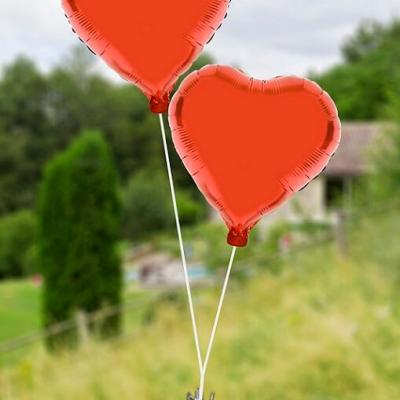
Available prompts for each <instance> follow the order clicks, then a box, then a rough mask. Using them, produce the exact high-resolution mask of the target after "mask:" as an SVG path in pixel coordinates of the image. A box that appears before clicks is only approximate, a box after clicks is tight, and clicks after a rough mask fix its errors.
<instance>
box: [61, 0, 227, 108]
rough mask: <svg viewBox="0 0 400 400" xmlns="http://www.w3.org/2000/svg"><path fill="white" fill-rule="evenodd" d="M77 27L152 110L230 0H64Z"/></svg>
mask: <svg viewBox="0 0 400 400" xmlns="http://www.w3.org/2000/svg"><path fill="white" fill-rule="evenodd" d="M62 4H63V7H64V10H65V13H66V16H67V18H68V20H69V22H70V23H71V25H72V27H73V29H74V31H75V32H76V33H77V35H78V36H79V37H80V38H81V40H82V41H84V42H85V43H86V44H87V45H88V46H89V47H90V49H91V50H92V51H93V52H94V53H96V54H97V55H99V56H100V57H102V58H103V59H104V60H105V61H106V62H107V63H108V65H109V66H110V67H111V68H113V69H114V70H115V71H116V72H117V73H118V74H119V75H120V76H122V77H123V78H125V79H127V80H128V81H130V82H132V83H133V84H135V85H136V86H138V87H139V88H140V89H141V90H142V91H143V93H144V94H145V95H146V96H147V97H148V98H149V100H150V108H151V110H152V111H153V112H156V113H159V112H165V111H166V110H167V108H168V104H169V94H170V92H171V90H172V88H173V86H174V84H175V82H176V80H177V79H178V77H179V76H180V75H181V74H182V73H184V72H185V71H186V70H188V69H189V67H190V66H191V65H192V63H193V62H194V61H195V59H196V58H197V57H198V56H199V54H200V52H201V51H202V49H203V46H204V45H205V44H206V43H207V42H208V41H209V40H210V39H211V38H212V36H213V35H214V33H215V31H216V30H217V29H218V28H219V26H220V24H221V23H222V21H223V19H224V17H225V16H226V12H227V9H228V5H229V0H196V1H188V0H168V1H156V2H155V1H148V0H112V1H105V0H63V2H62Z"/></svg>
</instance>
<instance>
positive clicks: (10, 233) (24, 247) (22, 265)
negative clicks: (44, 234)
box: [0, 210, 36, 279]
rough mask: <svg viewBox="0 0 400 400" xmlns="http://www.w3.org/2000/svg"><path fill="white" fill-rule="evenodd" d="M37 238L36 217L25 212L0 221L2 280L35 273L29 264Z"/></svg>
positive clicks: (0, 269) (0, 267)
mask: <svg viewBox="0 0 400 400" xmlns="http://www.w3.org/2000/svg"><path fill="white" fill-rule="evenodd" d="M35 238H36V217H35V215H34V213H33V212H32V211H28V210H23V211H19V212H16V213H14V214H10V215H7V216H6V217H3V218H1V219H0V279H4V278H12V277H22V276H26V275H29V274H32V273H33V272H34V268H33V265H32V263H30V262H28V260H29V259H30V255H31V254H32V251H33V246H34V242H35Z"/></svg>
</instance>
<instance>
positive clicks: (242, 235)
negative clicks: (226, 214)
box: [228, 225, 249, 247]
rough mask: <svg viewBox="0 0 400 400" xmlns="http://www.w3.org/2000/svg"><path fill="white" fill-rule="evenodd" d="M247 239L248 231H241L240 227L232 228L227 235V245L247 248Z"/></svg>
mask: <svg viewBox="0 0 400 400" xmlns="http://www.w3.org/2000/svg"><path fill="white" fill-rule="evenodd" d="M248 239H249V230H248V229H243V228H242V227H241V226H240V225H239V226H238V227H234V228H233V227H232V228H230V230H229V233H228V243H229V244H230V245H231V246H235V247H245V246H247V241H248Z"/></svg>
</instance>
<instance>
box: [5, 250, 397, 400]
mask: <svg viewBox="0 0 400 400" xmlns="http://www.w3.org/2000/svg"><path fill="white" fill-rule="evenodd" d="M396 292H397V290H396V287H395V284H394V283H393V281H392V280H390V279H387V276H386V271H385V270H383V269H381V268H380V267H379V266H378V265H376V264H374V263H355V262H353V261H351V260H345V259H342V258H338V257H337V256H336V255H335V253H334V252H333V251H332V249H330V248H324V249H320V250H312V251H310V252H307V253H306V254H300V255H297V256H292V257H290V258H289V259H288V260H287V261H286V265H285V266H284V268H283V272H282V273H280V274H268V273H261V274H260V275H258V276H256V277H255V278H254V279H252V280H251V281H249V282H247V283H237V282H236V283H235V282H233V284H232V286H231V290H230V292H229V294H228V298H227V303H226V307H225V310H224V314H223V317H222V320H221V326H220V330H219V332H218V337H217V341H216V346H215V352H214V354H213V358H212V361H211V364H210V370H209V376H208V387H209V388H210V389H212V390H216V392H217V395H218V398H219V399H254V400H258V399H265V400H275V399H276V400H278V399H279V400H285V399H287V400H289V399H290V400H297V399H299V400H300V399H307V400H310V399H311V400H342V399H343V400H344V399H346V400H347V399H349V400H350V399H351V400H352V399H360V400H361V399H362V400H369V399H371V400H372V399H374V400H387V399H396V398H400V346H399V341H400V336H399V335H400V318H399V315H398V314H397V313H396V309H395V306H394V304H395V300H396V296H397V293H396ZM217 294H218V293H217V290H208V291H202V292H201V294H199V293H198V294H197V295H196V306H197V309H198V310H199V325H200V326H201V336H202V339H203V343H204V341H205V339H206V337H207V335H208V333H209V327H210V325H211V320H212V317H213V313H214V307H215V302H216V300H217ZM1 383H2V384H1V385H0V387H1V388H2V389H0V390H2V392H0V393H2V396H3V397H4V398H6V399H7V398H9V399H22V400H24V399H43V400H47V399H52V400H53V399H60V400H63V399H71V398H73V399H76V400H80V399H82V400H83V399H85V400H88V399H110V400H114V399H119V400H120V399H146V400H152V399H154V400H156V399H157V400H159V399H165V400H169V399H171V400H172V399H174V400H175V399H180V398H182V399H183V398H184V394H185V393H186V391H188V390H193V389H194V387H195V386H196V384H197V371H196V360H195V353H194V347H193V340H192V335H191V331H190V323H189V320H188V315H187V310H186V307H185V306H184V304H183V303H181V302H180V301H179V300H178V301H170V302H165V303H162V304H159V306H158V307H157V311H156V315H155V316H154V319H153V321H152V322H151V323H148V324H147V325H146V326H143V327H141V328H139V329H138V330H136V332H132V335H131V336H127V337H125V338H122V339H120V340H118V341H116V342H113V343H103V344H99V343H97V344H96V343H91V344H90V345H89V346H88V347H87V348H82V349H81V350H79V351H78V352H72V353H65V354H64V355H60V356H57V357H51V356H48V355H46V354H44V353H43V352H42V351H38V352H35V353H33V354H31V355H29V356H28V357H26V358H24V359H23V360H21V361H20V362H19V364H18V365H17V366H15V367H13V368H11V369H9V370H8V371H6V373H5V374H4V373H3V375H2V382H1ZM2 396H1V395H0V398H3V397H2ZM7 396H8V397H7Z"/></svg>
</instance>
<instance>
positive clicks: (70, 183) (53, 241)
mask: <svg viewBox="0 0 400 400" xmlns="http://www.w3.org/2000/svg"><path fill="white" fill-rule="evenodd" d="M117 193H118V191H117V174H116V170H115V166H114V163H113V160H112V157H111V154H110V151H109V148H108V146H107V143H106V142H105V141H104V139H103V138H102V136H101V135H100V134H98V133H93V132H89V133H85V134H83V135H81V136H80V137H79V138H78V139H76V141H75V142H74V143H73V144H72V145H71V147H70V148H69V149H68V150H67V151H66V152H65V153H64V154H62V155H61V156H59V157H58V158H56V159H55V160H53V161H52V162H51V163H50V164H49V165H48V167H47V169H46V173H45V177H44V181H43V183H42V187H41V192H40V202H39V203H40V207H39V210H40V212H39V214H40V232H39V233H40V235H39V259H40V262H41V270H42V271H43V274H44V276H45V290H44V322H45V325H46V326H48V325H51V324H53V323H55V322H58V321H61V320H63V319H66V318H70V317H72V316H73V315H74V314H75V313H76V312H77V311H78V310H82V311H85V312H89V313H91V312H94V311H98V310H100V309H101V308H102V307H103V306H107V305H112V306H115V305H118V304H120V302H121V288H122V271H121V267H120V260H119V256H118V252H117V240H118V237H119V222H120V214H119V200H118V196H117ZM119 326H120V320H119V317H118V316H114V317H109V318H107V319H106V320H104V321H103V322H102V324H101V326H97V327H96V329H98V331H99V332H100V333H101V334H103V335H108V334H109V333H116V332H118V330H119ZM93 328H94V327H93ZM50 344H51V345H52V343H50Z"/></svg>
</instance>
